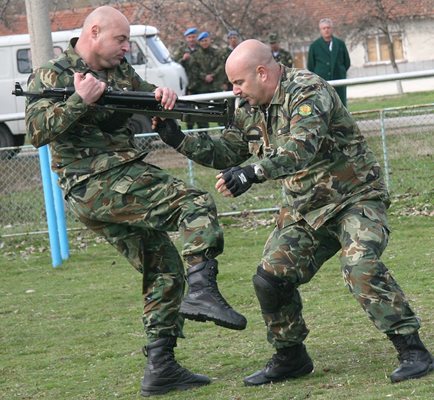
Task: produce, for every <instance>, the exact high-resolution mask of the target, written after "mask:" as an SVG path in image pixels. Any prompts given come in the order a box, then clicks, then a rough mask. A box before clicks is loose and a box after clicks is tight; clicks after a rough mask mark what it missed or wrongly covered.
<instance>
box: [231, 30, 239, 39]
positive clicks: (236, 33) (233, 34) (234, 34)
mask: <svg viewBox="0 0 434 400" xmlns="http://www.w3.org/2000/svg"><path fill="white" fill-rule="evenodd" d="M231 36H240V35H239V34H238V32H237V31H229V32H228V39H229V38H230V37H231Z"/></svg>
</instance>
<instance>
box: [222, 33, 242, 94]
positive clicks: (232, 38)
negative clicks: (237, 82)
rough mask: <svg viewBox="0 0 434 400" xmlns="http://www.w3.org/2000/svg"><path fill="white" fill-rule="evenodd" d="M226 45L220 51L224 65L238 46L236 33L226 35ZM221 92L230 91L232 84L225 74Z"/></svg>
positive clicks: (238, 38)
mask: <svg viewBox="0 0 434 400" xmlns="http://www.w3.org/2000/svg"><path fill="white" fill-rule="evenodd" d="M227 41H228V45H227V46H226V47H225V48H224V49H223V50H222V62H223V64H224V63H226V60H227V59H228V57H229V55H230V54H231V53H232V51H233V50H234V49H235V47H237V46H238V45H239V44H240V35H239V33H238V32H237V31H229V32H228V34H227ZM223 90H232V83H230V82H229V80H228V78H227V76H226V74H225V80H224V83H223Z"/></svg>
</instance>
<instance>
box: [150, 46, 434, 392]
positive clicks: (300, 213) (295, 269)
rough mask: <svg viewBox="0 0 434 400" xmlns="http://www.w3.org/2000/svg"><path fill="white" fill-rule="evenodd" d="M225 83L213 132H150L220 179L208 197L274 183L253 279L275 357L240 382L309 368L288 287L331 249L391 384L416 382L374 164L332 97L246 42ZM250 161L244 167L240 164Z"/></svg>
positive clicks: (408, 321) (297, 304)
mask: <svg viewBox="0 0 434 400" xmlns="http://www.w3.org/2000/svg"><path fill="white" fill-rule="evenodd" d="M226 74H227V76H228V78H229V80H230V81H231V82H232V84H233V92H234V94H235V95H236V96H238V97H240V98H241V101H240V106H239V107H238V108H237V109H236V110H235V115H234V119H233V123H232V125H231V126H229V127H228V128H226V129H225V130H224V131H223V133H222V134H221V135H219V136H218V137H210V136H208V135H200V136H198V135H196V136H186V135H184V134H183V133H182V131H180V130H179V128H178V126H177V125H176V123H175V122H174V121H173V120H166V121H163V122H161V123H160V124H159V125H158V126H157V131H158V132H159V134H160V136H161V138H162V139H163V140H164V141H165V142H166V143H168V144H169V145H172V146H173V147H175V148H176V149H177V150H178V151H179V152H181V153H182V154H184V155H185V156H187V157H188V158H190V159H192V160H194V161H196V162H198V163H200V164H202V165H205V166H208V167H212V168H216V169H219V170H222V171H221V173H220V174H218V175H217V179H218V181H217V184H216V189H217V190H218V191H219V192H220V193H221V194H223V195H224V196H227V197H237V196H239V195H241V194H242V193H244V192H246V191H247V190H249V189H250V187H251V186H252V184H261V183H263V182H266V181H268V180H272V181H281V182H282V185H283V190H284V200H283V204H282V207H281V209H280V214H279V216H278V217H277V220H276V225H275V227H274V230H273V231H272V232H271V234H270V236H269V237H268V240H267V242H266V244H265V247H264V251H263V255H262V260H261V262H260V264H259V266H258V267H257V271H256V274H255V275H254V276H253V286H254V288H255V292H256V296H257V298H258V301H259V305H260V308H261V311H262V316H263V318H264V321H265V324H266V327H267V339H268V341H269V343H270V344H271V345H272V346H273V347H274V348H275V350H276V353H275V354H273V356H272V358H271V360H270V361H268V362H267V363H266V365H265V367H264V368H263V369H261V370H259V371H257V372H255V373H253V374H252V375H250V376H247V377H246V378H245V379H244V383H245V384H246V385H262V384H267V383H271V382H278V381H282V380H286V379H290V378H297V377H301V376H303V375H307V374H309V373H311V372H312V371H313V362H312V360H311V358H310V356H309V354H308V352H307V350H306V347H305V345H304V340H305V339H306V337H307V335H308V333H309V330H308V328H307V326H306V324H305V321H304V319H303V315H302V299H301V296H300V292H299V287H300V286H301V285H303V284H306V283H308V282H309V281H310V280H311V279H312V278H313V277H314V276H315V274H316V273H317V272H318V271H319V270H320V268H321V267H322V266H323V264H324V263H325V262H326V261H327V260H329V259H330V258H332V257H333V256H334V255H335V254H336V253H338V252H340V254H339V259H340V263H341V270H342V275H343V277H344V280H345V282H346V284H347V286H348V289H349V291H350V292H351V293H352V295H353V296H354V298H355V299H356V300H357V301H358V302H359V304H360V306H361V307H362V308H363V310H364V311H365V312H366V314H367V316H368V318H369V319H370V320H371V321H372V322H373V323H374V325H375V327H376V328H377V329H378V330H379V331H380V332H382V333H383V334H385V335H387V338H388V339H389V340H390V341H391V342H392V344H393V346H394V347H395V348H396V350H397V352H398V359H399V363H400V365H399V367H398V368H397V369H396V370H395V371H393V372H392V374H391V376H390V379H391V381H392V382H400V381H403V380H406V379H414V378H420V377H422V376H424V375H427V374H428V373H429V372H430V371H431V370H433V369H434V360H433V358H432V356H431V354H430V352H429V351H428V350H427V349H426V348H425V346H424V344H423V343H422V341H421V339H420V337H419V334H418V331H419V328H420V321H419V318H418V317H417V316H416V314H415V313H414V312H413V310H412V309H411V307H410V305H409V303H408V301H407V299H406V297H405V295H404V293H403V291H402V290H401V288H400V286H399V285H398V283H397V282H396V281H395V279H394V278H393V276H392V275H391V273H390V271H389V270H388V269H387V267H386V266H385V265H384V263H383V262H382V261H381V259H380V257H381V255H382V253H383V251H384V250H385V248H386V246H387V242H388V238H389V232H390V230H389V226H388V223H387V215H386V209H387V208H388V206H389V195H388V192H387V189H386V186H385V183H384V180H383V175H382V171H381V167H380V165H379V163H378V162H377V160H376V159H375V156H374V154H373V152H372V150H371V149H370V148H369V147H368V145H367V142H366V140H365V138H364V137H363V136H362V134H361V133H360V130H359V128H358V126H357V124H356V122H355V121H354V119H353V118H352V117H351V115H350V114H349V112H348V110H347V109H346V108H345V107H344V105H343V104H342V102H341V101H340V99H339V97H338V95H337V93H336V91H335V90H334V89H333V88H332V87H331V86H330V85H329V84H328V83H327V82H326V81H325V80H324V79H322V78H321V77H319V76H318V75H316V74H314V73H312V72H309V71H306V70H298V69H292V68H287V67H283V66H282V65H281V64H279V63H277V62H276V61H275V60H274V59H273V57H272V55H271V53H270V50H269V47H268V46H267V45H265V44H264V43H261V42H259V41H257V40H246V41H244V42H242V43H240V44H239V45H238V47H237V48H236V49H235V50H234V51H233V52H232V53H231V55H230V56H229V58H228V60H227V62H226ZM252 156H254V158H253V160H252V161H251V162H253V163H251V164H245V162H246V161H248V160H249V159H251V157H252ZM241 164H243V165H244V166H243V167H240V166H239V165H241ZM329 313H330V317H331V318H332V315H333V311H332V310H329ZM344 333H345V332H343V334H344ZM347 333H348V334H350V335H351V334H352V333H353V332H347ZM327 345H328V346H331V344H330V343H329V344H327ZM371 356H372V355H371Z"/></svg>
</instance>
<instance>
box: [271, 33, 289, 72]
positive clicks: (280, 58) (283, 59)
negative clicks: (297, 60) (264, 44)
mask: <svg viewBox="0 0 434 400" xmlns="http://www.w3.org/2000/svg"><path fill="white" fill-rule="evenodd" d="M268 42H269V43H270V47H271V52H272V54H273V57H274V59H275V60H276V61H277V62H280V63H281V64H283V65H284V66H285V67H292V63H293V61H292V55H291V53H290V52H289V51H286V50H284V49H282V48H281V47H280V43H279V37H278V35H277V33H270V35H269V36H268Z"/></svg>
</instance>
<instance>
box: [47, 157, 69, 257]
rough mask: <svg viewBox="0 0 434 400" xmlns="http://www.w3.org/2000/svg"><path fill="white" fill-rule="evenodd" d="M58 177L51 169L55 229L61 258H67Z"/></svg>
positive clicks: (63, 209) (63, 215)
mask: <svg viewBox="0 0 434 400" xmlns="http://www.w3.org/2000/svg"><path fill="white" fill-rule="evenodd" d="M48 162H49V165H50V164H51V154H50V151H49V150H48ZM58 180H59V177H58V176H57V174H56V173H55V172H53V171H51V189H52V191H53V198H54V209H55V213H56V221H57V231H58V235H59V241H60V254H61V256H62V260H67V259H68V258H69V243H68V233H67V230H66V217H65V206H64V204H63V195H62V191H61V190H60V188H59V186H58V185H57V181H58Z"/></svg>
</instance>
